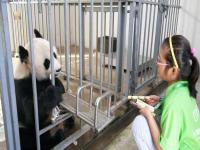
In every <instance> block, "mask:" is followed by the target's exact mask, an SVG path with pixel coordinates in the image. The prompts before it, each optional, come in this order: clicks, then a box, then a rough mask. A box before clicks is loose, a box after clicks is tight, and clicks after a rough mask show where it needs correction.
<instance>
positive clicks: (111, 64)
mask: <svg viewBox="0 0 200 150" xmlns="http://www.w3.org/2000/svg"><path fill="white" fill-rule="evenodd" d="M112 16H113V20H112V22H113V28H112V35H111V36H112V40H111V51H112V53H111V54H112V56H111V68H112V66H113V51H114V50H113V40H114V39H113V38H114V28H115V24H114V22H115V12H113V15H112ZM112 74H113V69H112V70H111V84H112V80H113V75H112Z"/></svg>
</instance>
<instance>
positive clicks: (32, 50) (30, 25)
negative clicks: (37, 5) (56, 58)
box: [27, 0, 40, 150]
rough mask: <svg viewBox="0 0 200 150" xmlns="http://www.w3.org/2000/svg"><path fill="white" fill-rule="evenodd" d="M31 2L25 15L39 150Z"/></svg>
mask: <svg viewBox="0 0 200 150" xmlns="http://www.w3.org/2000/svg"><path fill="white" fill-rule="evenodd" d="M31 9H32V8H31V1H30V0H28V1H27V14H28V26H29V41H30V51H31V62H32V63H31V65H32V85H33V99H34V117H35V130H36V141H37V150H40V135H39V118H38V103H37V87H36V76H35V74H36V71H35V53H34V47H33V40H32V31H33V29H32V12H31V11H30V10H31Z"/></svg>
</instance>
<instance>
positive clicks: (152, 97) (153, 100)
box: [145, 95, 160, 106]
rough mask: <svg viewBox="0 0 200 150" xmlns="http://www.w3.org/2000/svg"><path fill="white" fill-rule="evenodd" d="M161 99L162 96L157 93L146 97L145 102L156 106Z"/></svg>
mask: <svg viewBox="0 0 200 150" xmlns="http://www.w3.org/2000/svg"><path fill="white" fill-rule="evenodd" d="M159 101H160V97H159V96H157V95H150V96H146V97H145V102H146V103H147V104H149V105H151V106H155V105H156V104H158V103H159Z"/></svg>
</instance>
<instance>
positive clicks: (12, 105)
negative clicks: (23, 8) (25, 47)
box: [0, 1, 20, 150]
mask: <svg viewBox="0 0 200 150" xmlns="http://www.w3.org/2000/svg"><path fill="white" fill-rule="evenodd" d="M7 11H8V10H7V1H1V3H0V31H1V32H0V56H1V57H0V79H1V80H0V81H1V84H0V85H2V87H1V90H2V94H1V96H2V106H3V107H2V109H3V112H4V123H5V131H6V143H7V147H8V149H11V150H12V149H13V150H15V149H16V150H20V140H19V125H18V116H17V109H16V95H15V87H14V79H13V71H12V70H13V68H12V54H11V46H10V36H9V25H8V13H7ZM9 112H10V113H9Z"/></svg>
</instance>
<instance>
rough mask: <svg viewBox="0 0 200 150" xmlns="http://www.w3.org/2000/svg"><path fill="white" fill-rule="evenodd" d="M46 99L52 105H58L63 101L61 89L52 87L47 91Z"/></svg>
mask: <svg viewBox="0 0 200 150" xmlns="http://www.w3.org/2000/svg"><path fill="white" fill-rule="evenodd" d="M46 98H47V99H48V101H49V102H51V104H52V105H55V106H56V105H58V104H59V103H60V102H61V101H62V94H61V92H60V90H59V88H57V87H55V86H53V85H50V86H48V87H47V89H46Z"/></svg>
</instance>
